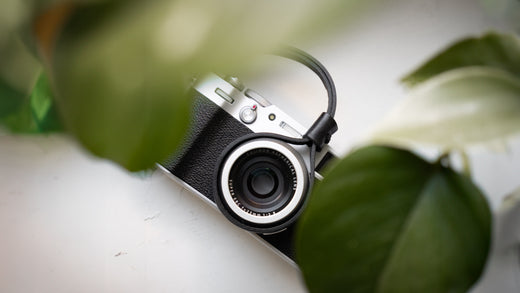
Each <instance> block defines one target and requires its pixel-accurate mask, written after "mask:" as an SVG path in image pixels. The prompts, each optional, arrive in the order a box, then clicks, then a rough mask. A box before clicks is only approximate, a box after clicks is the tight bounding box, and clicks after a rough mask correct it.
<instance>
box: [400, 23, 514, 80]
mask: <svg viewBox="0 0 520 293" xmlns="http://www.w3.org/2000/svg"><path fill="white" fill-rule="evenodd" d="M468 66H488V67H492V68H497V69H502V70H504V71H507V72H509V73H511V74H513V75H515V76H516V77H519V78H520V39H519V38H518V36H517V35H515V34H500V33H493V32H492V33H488V34H486V35H484V36H482V37H480V38H468V39H465V40H462V41H459V42H457V43H455V44H454V45H452V46H450V47H449V48H447V49H445V50H444V51H442V52H440V53H439V54H437V55H436V56H435V57H433V58H432V59H430V60H429V61H427V62H426V63H425V64H424V65H422V66H421V67H419V68H418V69H416V70H415V71H414V72H412V73H410V74H408V75H407V76H406V77H404V78H403V79H402V82H403V83H405V84H406V85H408V86H415V85H417V84H419V83H422V82H424V81H426V80H428V79H430V78H432V77H434V76H436V75H439V74H441V73H443V72H446V71H449V70H452V69H456V68H461V67H468Z"/></svg>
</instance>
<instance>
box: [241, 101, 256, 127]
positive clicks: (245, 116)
mask: <svg viewBox="0 0 520 293" xmlns="http://www.w3.org/2000/svg"><path fill="white" fill-rule="evenodd" d="M256 109H257V106H256V105H253V106H251V107H244V108H242V110H240V120H242V122H244V123H246V124H251V123H253V122H255V120H256Z"/></svg>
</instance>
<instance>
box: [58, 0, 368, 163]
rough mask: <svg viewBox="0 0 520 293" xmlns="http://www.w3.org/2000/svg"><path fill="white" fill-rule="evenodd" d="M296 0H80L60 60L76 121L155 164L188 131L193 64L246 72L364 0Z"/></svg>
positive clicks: (100, 152)
mask: <svg viewBox="0 0 520 293" xmlns="http://www.w3.org/2000/svg"><path fill="white" fill-rule="evenodd" d="M296 2H301V3H297V5H295V3H293V2H291V3H285V2H280V1H241V0H227V1H226V2H225V3H222V2H215V1H209V0H203V1H191V0H180V1H151V2H150V1H144V2H143V1H108V2H106V1H105V2H99V3H98V2H96V3H88V4H81V3H78V4H77V5H76V9H75V10H74V13H73V14H72V15H71V16H70V18H69V22H68V23H67V24H66V25H65V27H64V29H63V30H62V31H61V32H60V36H59V38H58V40H57V44H56V46H55V51H54V52H53V54H52V56H53V60H52V62H51V63H52V64H51V70H52V72H53V82H54V85H55V86H56V89H57V92H58V103H59V105H60V110H61V113H63V117H64V120H65V123H66V126H67V130H69V131H70V132H71V133H72V134H73V135H74V136H75V137H77V138H78V139H79V140H80V141H81V143H82V144H83V145H84V146H85V147H86V148H87V149H89V150H90V151H91V152H92V153H94V154H95V155H97V156H100V157H103V158H108V159H110V160H113V161H115V162H117V163H119V164H120V165H122V166H124V167H125V168H127V169H129V170H131V171H137V170H141V169H146V168H149V167H152V166H153V165H154V163H155V162H158V161H162V160H163V159H165V158H166V157H167V156H168V155H169V154H171V153H172V152H173V151H174V150H175V148H176V147H177V146H178V145H179V143H180V142H181V141H182V138H183V137H184V134H185V131H186V128H187V124H188V121H189V117H188V116H189V115H188V114H189V106H190V101H189V99H188V98H186V96H185V94H184V93H185V88H186V86H185V85H186V82H185V81H186V80H188V79H189V78H190V77H191V75H192V74H204V73H206V72H214V71H216V72H217V73H233V74H236V72H237V71H238V70H244V67H246V64H248V62H252V59H253V56H257V55H263V54H265V53H266V52H270V51H272V50H273V49H274V48H276V47H277V46H279V45H280V44H281V43H283V42H286V41H287V40H288V38H293V37H294V38H298V37H301V36H303V35H306V34H307V33H308V32H307V31H305V30H302V29H301V27H302V26H303V24H304V23H305V24H306V27H307V25H311V23H313V24H316V23H318V22H319V21H321V20H323V19H324V18H326V17H327V16H326V15H324V13H326V12H330V11H336V12H337V10H336V9H333V8H343V10H342V11H343V14H348V13H349V10H347V9H345V8H347V7H353V6H354V4H355V3H358V4H359V3H361V1H358V0H356V1H347V2H345V1H337V0H325V1H324V2H323V1H322V2H320V3H318V2H316V3H314V2H312V3H311V2H305V1H300V0H298V1H296ZM318 8H319V9H318ZM266 19H269V21H266ZM335 19H336V20H338V19H339V15H336V17H335ZM329 23H330V22H329ZM237 24H240V25H237ZM244 71H247V70H244Z"/></svg>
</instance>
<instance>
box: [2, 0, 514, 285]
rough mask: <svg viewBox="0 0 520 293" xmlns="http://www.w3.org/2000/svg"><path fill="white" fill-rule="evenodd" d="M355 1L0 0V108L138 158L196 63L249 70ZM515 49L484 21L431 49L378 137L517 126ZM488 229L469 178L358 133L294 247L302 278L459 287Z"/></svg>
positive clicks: (103, 152)
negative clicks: (42, 41) (49, 19)
mask: <svg viewBox="0 0 520 293" xmlns="http://www.w3.org/2000/svg"><path fill="white" fill-rule="evenodd" d="M503 1H507V0H503ZM368 2H371V1H359V0H350V1H345V0H323V1H304V0H290V1H275V0H267V1H253V0H247V1H243V0H223V1H210V0H172V1H137V0H130V1H116V0H85V1H66V0H42V1H38V0H32V1H31V0H28V1H19V0H4V2H3V3H2V9H1V10H0V64H2V66H1V67H0V123H1V124H2V125H3V126H4V127H7V128H9V129H10V130H11V131H14V132H22V133H40V132H49V131H59V130H63V129H65V130H66V131H67V133H69V134H70V135H72V136H73V137H75V138H77V139H78V140H79V141H80V142H81V143H82V145H83V146H85V147H86V148H87V149H88V150H90V151H91V152H92V153H94V154H96V155H97V156H100V157H103V158H107V159H109V160H112V161H114V162H116V163H118V164H119V165H121V166H123V167H125V168H126V169H128V170H131V171H137V170H143V169H147V168H150V167H152V166H153V165H154V163H155V162H158V161H161V160H162V159H164V158H165V157H166V156H167V155H169V154H170V153H171V152H173V151H174V150H175V148H176V146H177V145H178V144H179V143H180V142H181V141H182V138H183V136H184V133H185V130H186V127H187V123H188V121H189V119H188V118H189V117H188V116H189V109H190V99H189V97H188V96H187V95H186V89H187V88H188V85H189V80H190V79H191V77H192V76H193V75H194V74H196V73H204V72H207V71H218V72H224V73H231V72H239V71H247V68H248V66H247V65H248V64H249V63H250V62H251V61H253V60H254V59H255V57H256V56H258V55H262V54H264V53H265V52H269V51H271V50H273V49H274V48H275V47H276V46H278V45H280V44H281V43H293V42H297V41H299V40H302V39H306V38H309V37H313V36H317V35H319V34H321V33H323V32H325V31H326V30H329V29H331V28H333V27H334V26H337V25H338V24H339V23H340V22H342V21H345V19H348V18H350V17H352V16H355V15H357V14H358V13H357V12H358V11H359V8H360V7H362V6H363V5H366V4H367V3H368ZM63 3H73V8H74V9H73V10H71V11H72V12H71V14H70V15H68V17H67V21H66V22H65V23H64V25H63V27H58V28H57V34H56V39H55V40H54V41H55V42H53V43H52V44H50V47H49V48H47V49H49V50H50V53H49V56H47V57H48V58H47V59H46V60H45V62H43V63H44V66H42V63H40V61H39V60H38V59H37V58H35V55H36V53H35V52H37V51H38V50H37V49H36V48H37V46H36V45H37V42H36V40H35V38H34V35H33V31H32V30H33V27H32V25H33V24H34V20H35V19H36V18H37V17H38V16H39V15H41V13H42V12H44V11H47V10H48V9H51V10H52V9H53V8H55V7H57V5H61V4H63ZM22 40H23V41H22ZM519 48H520V46H519V42H518V37H517V36H515V35H512V34H497V33H489V34H486V35H485V36H483V37H481V38H470V39H467V40H463V41H461V42H459V43H457V44H455V45H453V46H452V47H450V48H448V49H446V50H445V51H443V52H441V53H440V54H439V55H437V56H436V57H434V58H433V59H432V60H430V61H429V62H427V63H426V64H425V65H423V66H421V67H420V68H419V69H417V70H415V71H414V72H413V73H411V74H410V75H408V76H407V77H405V78H404V79H403V81H404V82H405V83H406V84H407V85H410V86H413V87H415V89H414V90H413V91H412V92H411V93H410V98H409V99H407V101H406V102H405V103H404V104H403V105H400V106H398V108H401V109H405V110H396V111H397V113H401V114H398V115H394V116H393V117H394V118H395V117H397V118H395V119H394V118H392V117H391V119H390V120H385V125H386V126H388V125H390V126H392V125H393V126H395V127H394V128H393V129H391V131H388V129H387V132H386V134H388V133H391V134H390V135H387V137H392V138H395V137H398V136H399V134H400V133H401V134H402V133H405V134H406V133H408V134H409V133H416V134H417V133H418V134H420V135H421V136H423V137H427V138H428V139H430V138H432V137H433V138H435V139H434V142H435V143H439V144H440V145H441V146H442V147H444V148H446V146H447V145H449V144H446V143H445V142H443V139H444V141H446V140H447V139H446V137H448V138H449V140H448V141H451V142H453V141H457V142H461V141H462V142H461V143H465V142H467V141H474V140H475V139H476V140H478V139H481V140H486V139H493V138H496V134H498V136H504V135H507V134H510V133H515V132H516V131H517V129H518V125H520V123H518V121H517V120H515V119H517V118H515V117H514V113H517V112H518V107H519V104H518V101H519V100H520V99H517V98H518V90H519V86H518V85H519V83H518V80H517V79H518V78H519V74H520V52H519V51H520V49H519ZM474 66H480V67H479V68H474ZM42 67H43V68H44V69H43V72H44V73H41V72H42ZM35 80H36V82H35ZM408 101H411V102H408ZM468 109H469V110H468ZM399 111H401V112H399ZM468 111H469V112H468ZM58 114H59V115H58ZM391 115H392V114H391ZM432 117H433V118H432ZM396 119H397V120H396ZM399 119H400V120H399ZM421 119H423V120H421ZM424 119H425V120H424ZM457 119H458V120H457ZM477 120H481V121H485V124H486V125H485V126H486V127H483V125H482V124H479V123H472V122H473V121H477ZM395 121H397V122H395ZM399 121H400V122H399ZM403 121H404V123H401V122H403ZM425 121H426V122H425ZM440 126H442V127H440ZM413 127H416V128H417V129H412V128H413ZM483 129H484V130H485V131H482V130H483ZM392 131H393V133H392ZM449 131H452V132H449ZM468 133H469V134H472V135H471V136H468V135H466V136H464V135H465V134H468ZM483 133H484V134H483ZM489 134H492V135H489ZM468 137H470V138H471V139H470V138H468ZM411 139H412V140H415V141H421V140H420V139H417V135H416V136H413V135H412V138H411ZM423 142H424V140H423ZM443 143H444V144H443ZM489 230H490V215H489V209H488V206H487V203H486V202H485V200H483V197H482V195H481V193H480V191H479V190H478V189H477V188H476V187H475V186H474V185H473V184H472V183H471V182H470V180H469V179H468V178H466V177H464V176H462V175H459V174H457V173H456V172H454V171H453V170H451V169H449V168H446V167H443V166H441V165H440V164H439V163H435V164H430V163H428V162H425V161H423V160H422V159H420V158H418V157H417V156H415V155H413V154H411V153H409V152H407V151H403V150H397V149H392V148H385V147H368V148H363V149H361V150H358V151H356V152H354V153H352V154H351V155H349V156H348V157H346V158H345V159H343V160H342V161H341V162H340V163H339V164H338V165H337V166H336V167H335V168H334V169H332V170H331V171H330V172H329V174H328V176H327V177H326V179H325V181H323V183H321V184H318V186H317V187H316V189H315V190H314V192H313V197H312V198H311V200H310V204H309V208H308V210H307V211H306V212H305V214H304V216H303V218H302V221H301V223H300V226H299V233H298V241H297V244H298V250H297V254H298V259H299V262H300V264H301V268H302V271H303V275H304V277H305V280H306V283H307V284H308V286H309V289H310V290H312V291H317V292H323V291H325V292H334V291H338V292H344V291H347V290H348V291H349V292H374V291H377V292H462V291H465V290H467V289H468V288H469V287H470V286H471V284H472V283H473V282H475V281H476V280H477V278H478V276H479V275H480V272H481V270H482V267H483V265H484V262H485V259H486V255H487V251H488V248H489V237H490V231H489ZM410 272H412V273H414V274H417V276H418V277H410Z"/></svg>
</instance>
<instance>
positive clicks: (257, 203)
mask: <svg viewBox="0 0 520 293" xmlns="http://www.w3.org/2000/svg"><path fill="white" fill-rule="evenodd" d="M296 180H297V179H296V172H295V170H294V166H293V164H292V163H291V162H290V161H289V160H288V159H287V157H285V156H284V155H283V154H281V153H280V152H278V151H276V150H272V149H268V148H258V149H253V150H250V151H248V152H246V153H244V154H243V155H241V156H240V157H239V158H238V159H237V160H236V161H235V163H234V164H233V167H232V168H231V171H230V173H229V180H228V186H229V190H230V191H231V196H232V197H233V198H234V199H235V202H236V203H238V204H240V206H241V207H242V208H243V209H244V210H245V211H247V212H252V213H256V214H261V215H262V214H270V213H274V212H277V211H279V210H280V209H281V208H283V207H284V206H285V205H286V204H287V203H288V202H289V201H290V199H291V198H292V196H293V194H294V190H295V189H296V186H295V185H296Z"/></svg>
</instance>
